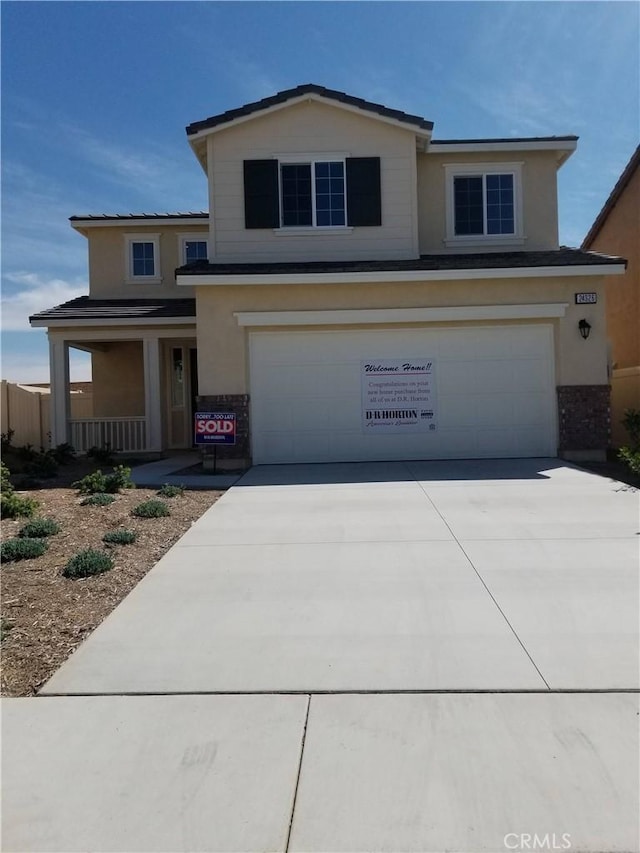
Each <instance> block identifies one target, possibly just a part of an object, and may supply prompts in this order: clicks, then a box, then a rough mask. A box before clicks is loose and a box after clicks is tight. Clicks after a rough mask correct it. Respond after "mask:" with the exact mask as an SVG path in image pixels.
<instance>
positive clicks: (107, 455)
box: [87, 444, 113, 465]
mask: <svg viewBox="0 0 640 853" xmlns="http://www.w3.org/2000/svg"><path fill="white" fill-rule="evenodd" d="M87 456H88V457H89V459H95V460H96V462H100V463H102V464H103V465H108V464H109V463H110V462H111V460H112V459H113V452H112V450H111V445H110V444H103V445H102V447H97V446H95V445H94V446H93V447H90V448H89V449H88V450H87Z"/></svg>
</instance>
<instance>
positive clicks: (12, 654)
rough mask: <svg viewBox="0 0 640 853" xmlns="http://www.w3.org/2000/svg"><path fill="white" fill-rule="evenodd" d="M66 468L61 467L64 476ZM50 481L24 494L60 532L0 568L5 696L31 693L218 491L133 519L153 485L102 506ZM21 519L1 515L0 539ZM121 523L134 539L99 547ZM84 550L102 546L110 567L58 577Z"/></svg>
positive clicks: (193, 494)
mask: <svg viewBox="0 0 640 853" xmlns="http://www.w3.org/2000/svg"><path fill="white" fill-rule="evenodd" d="M95 467H96V465H95V463H94V465H93V466H92V468H93V469H95ZM70 473H71V472H64V474H66V479H70V478H69V474H70ZM77 473H78V472H77V471H75V472H74V474H77ZM56 486H57V484H55V485H54V487H47V488H41V489H30V490H29V492H28V494H29V496H31V497H33V498H35V499H36V500H37V501H38V502H39V503H40V506H39V508H38V510H37V511H36V517H44V518H53V519H55V520H56V521H57V522H58V523H59V524H60V525H61V527H62V530H61V532H60V533H58V534H56V535H55V536H51V537H49V539H48V542H49V549H48V551H47V552H46V553H45V554H44V555H43V556H41V557H38V558H35V559H30V560H22V561H20V562H17V563H3V564H2V567H1V570H0V575H1V582H2V605H1V616H2V634H3V639H2V646H1V655H2V678H1V682H2V683H1V692H2V695H4V696H31V695H33V694H35V693H36V692H37V691H38V689H39V688H40V687H41V686H42V685H43V684H44V683H45V681H47V680H48V679H49V677H50V676H51V675H52V674H53V673H54V672H55V670H56V669H58V667H59V666H60V665H61V664H62V663H63V662H64V661H65V660H66V659H67V658H68V657H69V655H70V654H71V653H72V652H73V651H74V650H75V649H76V648H77V647H78V646H79V645H80V643H81V642H82V641H83V640H84V639H85V638H86V637H87V636H88V635H89V634H90V633H91V631H93V630H94V628H96V627H97V626H98V625H99V624H100V623H101V622H102V621H103V620H104V619H105V617H106V616H108V615H109V613H110V612H111V611H112V610H113V608H114V607H116V605H117V604H119V603H120V601H122V599H123V598H124V597H125V596H126V595H127V593H129V592H130V591H131V590H132V589H133V587H134V586H135V585H136V584H137V583H138V582H139V581H140V580H141V578H143V577H144V575H145V574H146V573H147V572H148V571H149V569H151V568H152V567H153V565H154V564H155V563H156V562H157V561H158V560H159V559H160V557H162V555H163V554H164V553H165V552H166V551H167V550H168V549H169V548H170V547H171V546H172V545H173V544H174V543H175V542H176V541H177V540H178V539H179V538H180V537H181V536H182V534H183V533H184V532H185V531H186V530H188V529H189V527H190V526H191V525H192V524H193V523H194V521H196V520H197V519H198V518H199V517H200V516H201V515H202V514H203V513H204V512H205V510H207V509H208V508H209V507H210V506H211V505H212V504H213V503H214V502H215V501H216V500H217V499H218V498H219V497H220V496H221V494H222V492H219V491H200V490H198V491H185V493H184V495H183V496H181V497H174V498H168V499H166V502H167V503H168V505H169V506H170V508H171V515H170V516H169V517H166V518H136V517H134V516H132V515H131V514H130V513H131V509H132V508H133V507H134V506H136V505H137V504H139V503H141V502H142V501H145V500H149V499H150V498H156V490H155V489H127V490H126V491H123V492H121V493H120V494H119V495H117V496H116V500H115V502H114V503H112V504H110V505H109V506H105V507H100V506H80V502H81V500H82V498H83V496H82V495H78V493H77V492H76V490H75V489H71V488H68V487H67V488H64V487H63V488H61V487H56ZM26 522H27V519H7V520H4V519H3V522H2V541H3V542H4V541H5V540H6V539H10V538H11V537H13V536H16V535H17V534H18V531H19V530H20V528H21V527H22V526H23V525H24V524H26ZM119 528H124V529H127V530H134V531H135V532H136V534H137V539H136V542H135V543H134V544H132V545H105V544H104V543H103V542H102V537H103V536H104V534H105V533H107V532H108V531H111V530H117V529H119ZM85 548H98V549H102V550H108V551H109V553H110V554H111V555H112V557H113V559H114V562H115V566H114V568H113V569H112V570H111V571H108V572H105V573H104V574H100V575H96V576H94V577H90V578H83V579H77V580H71V579H67V578H65V577H63V576H62V569H63V568H64V566H65V565H66V563H67V561H68V560H69V559H70V558H71V557H73V556H74V554H77V553H78V551H81V550H83V549H85Z"/></svg>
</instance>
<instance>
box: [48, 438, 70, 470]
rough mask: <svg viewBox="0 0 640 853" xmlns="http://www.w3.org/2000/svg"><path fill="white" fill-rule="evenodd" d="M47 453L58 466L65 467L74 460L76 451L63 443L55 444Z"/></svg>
mask: <svg viewBox="0 0 640 853" xmlns="http://www.w3.org/2000/svg"><path fill="white" fill-rule="evenodd" d="M49 453H50V454H51V456H53V458H54V459H55V460H56V462H57V463H58V464H59V465H67V463H69V462H71V461H72V460H73V459H75V456H76V449H75V447H72V446H71V445H70V444H68V443H67V442H66V441H65V442H63V443H62V444H56V446H55V447H54V448H53V450H50V451H49Z"/></svg>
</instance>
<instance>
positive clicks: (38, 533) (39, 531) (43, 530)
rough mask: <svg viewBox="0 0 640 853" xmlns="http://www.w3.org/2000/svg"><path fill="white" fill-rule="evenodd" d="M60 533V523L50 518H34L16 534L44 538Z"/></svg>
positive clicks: (23, 536)
mask: <svg viewBox="0 0 640 853" xmlns="http://www.w3.org/2000/svg"><path fill="white" fill-rule="evenodd" d="M56 533H60V525H59V524H58V522H57V521H54V520H53V519H52V518H34V519H33V521H30V522H28V523H27V524H25V525H24V527H23V528H22V529H21V531H20V533H18V536H21V537H22V538H27V539H45V538H46V537H47V536H55V534H56Z"/></svg>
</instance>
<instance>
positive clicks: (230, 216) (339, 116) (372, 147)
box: [207, 101, 418, 262]
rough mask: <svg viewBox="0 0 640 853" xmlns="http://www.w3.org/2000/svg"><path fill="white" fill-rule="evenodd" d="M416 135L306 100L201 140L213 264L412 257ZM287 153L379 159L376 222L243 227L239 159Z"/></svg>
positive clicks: (414, 249) (414, 251) (282, 157)
mask: <svg viewBox="0 0 640 853" xmlns="http://www.w3.org/2000/svg"><path fill="white" fill-rule="evenodd" d="M415 146H416V143H415V134H414V133H413V132H411V131H408V130H403V129H402V128H398V127H394V126H391V125H389V124H385V123H384V122H381V121H379V120H376V119H375V118H368V117H365V116H361V115H358V114H356V113H352V112H350V111H348V110H344V109H341V108H337V107H332V106H328V105H326V104H320V103H318V102H316V101H307V102H304V103H301V104H295V105H293V106H289V107H286V108H284V109H281V110H278V111H277V112H275V113H271V114H268V115H266V116H262V117H256V118H253V119H252V120H251V121H248V122H244V123H242V124H239V125H236V126H234V127H230V128H227V129H225V130H222V131H220V132H218V133H215V134H212V135H211V136H210V137H209V139H208V148H207V157H208V163H209V189H210V208H209V209H210V210H211V211H212V212H213V216H212V219H211V233H212V238H211V243H210V251H211V246H213V247H214V253H215V259H216V260H219V261H256V262H259V261H281V260H292V261H293V260H306V261H313V260H329V259H342V258H350V259H351V260H358V259H374V258H375V259H384V258H411V257H416V256H417V254H418V246H417V215H416V190H415V187H416V172H415V169H416V153H415V150H416V148H415ZM287 154H289V155H291V154H311V155H313V154H319V155H320V156H323V155H326V154H337V155H341V156H352V157H380V158H381V163H380V168H381V185H382V187H381V189H382V226H379V227H366V228H365V227H358V228H353V229H352V230H350V229H345V230H341V231H324V232H322V231H319V230H316V231H315V232H314V233H306V234H303V233H302V232H301V231H298V233H297V234H296V233H295V232H294V233H292V232H291V231H288V232H286V233H285V230H284V229H250V230H247V229H246V228H245V227H244V189H243V184H244V180H243V161H244V160H253V159H267V158H271V157H277V158H278V159H280V160H286V155H287Z"/></svg>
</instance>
